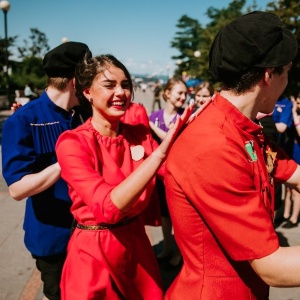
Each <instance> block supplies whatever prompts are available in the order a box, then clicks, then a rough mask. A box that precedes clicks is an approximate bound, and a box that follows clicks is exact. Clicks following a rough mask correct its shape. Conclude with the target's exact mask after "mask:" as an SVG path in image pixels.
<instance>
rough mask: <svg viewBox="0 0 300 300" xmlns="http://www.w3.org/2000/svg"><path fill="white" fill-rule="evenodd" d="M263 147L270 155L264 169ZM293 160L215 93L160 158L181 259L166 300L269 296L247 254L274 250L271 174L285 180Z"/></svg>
mask: <svg viewBox="0 0 300 300" xmlns="http://www.w3.org/2000/svg"><path fill="white" fill-rule="evenodd" d="M267 153H269V154H271V156H272V155H274V156H272V157H273V159H275V162H273V166H272V164H270V166H272V167H270V168H269V172H270V174H269V173H268V171H267V168H266V161H265V158H266V155H267ZM269 154H268V155H269ZM275 156H276V158H275ZM269 158H270V157H269ZM185 166H188V167H185ZM296 167H297V164H296V163H295V162H294V161H292V160H291V159H290V158H288V157H287V156H286V155H285V154H284V153H283V152H282V151H280V150H279V149H276V148H273V149H272V150H271V145H270V144H268V143H267V142H266V141H264V139H263V136H262V128H261V127H260V126H259V125H258V124H256V123H254V122H252V121H251V120H250V119H248V118H246V117H245V116H244V115H243V114H241V113H240V112H239V111H238V109H237V108H235V107H234V106H233V105H232V104H231V103H230V102H228V101H227V100H226V99H224V98H222V97H221V96H220V95H217V96H216V97H215V98H214V99H213V101H212V103H211V104H209V106H208V107H207V108H206V109H205V110H204V111H203V112H202V113H201V114H200V115H199V116H198V117H197V118H196V119H195V120H194V121H193V122H192V123H191V124H190V125H189V126H188V127H187V128H186V129H185V130H184V131H183V132H182V133H181V135H180V136H179V137H178V139H177V140H176V142H175V143H174V145H173V146H172V148H171V151H170V153H169V155H168V158H167V162H166V175H165V183H166V191H167V200H168V205H169V209H170V214H171V218H172V223H173V226H174V233H175V238H176V241H177V244H178V246H179V248H180V251H181V253H182V255H183V260H184V264H183V267H182V269H181V271H180V273H179V275H178V276H177V278H176V279H175V281H174V282H173V284H172V285H171V287H170V288H169V290H168V291H167V293H166V297H165V298H166V299H170V300H177V299H178V300H181V299H202V300H216V299H220V300H232V299H238V300H246V299H247V300H250V299H251V300H254V299H259V300H262V299H264V300H265V299H268V294H269V287H268V285H267V284H266V283H265V282H263V281H262V279H261V278H260V277H259V276H258V275H257V274H256V273H255V272H254V270H253V269H252V268H251V266H250V264H249V262H248V261H249V260H253V259H258V258H262V257H265V256H267V255H270V254H271V253H273V252H275V251H276V250H277V249H278V247H279V241H278V237H277V235H276V232H275V230H274V226H273V207H274V206H273V196H272V192H273V188H274V186H273V178H274V179H275V180H277V181H278V182H283V181H286V180H287V179H289V178H290V176H291V175H292V174H293V173H294V171H295V170H296ZM272 177H273V178H272Z"/></svg>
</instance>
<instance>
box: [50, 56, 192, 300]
mask: <svg viewBox="0 0 300 300" xmlns="http://www.w3.org/2000/svg"><path fill="white" fill-rule="evenodd" d="M75 78H76V90H77V96H78V98H79V99H80V100H81V101H89V103H90V105H91V107H92V111H93V115H92V117H91V118H90V119H89V120H87V122H86V123H84V124H83V125H81V126H80V127H78V128H77V129H75V130H72V131H67V132H65V133H63V134H62V135H61V136H60V138H59V140H58V142H57V147H56V151H57V156H58V162H59V164H60V166H61V175H62V177H63V178H64V180H65V181H66V182H67V183H68V186H69V193H70V196H71V199H72V201H73V205H72V208H71V211H72V213H73V215H74V218H75V219H76V221H77V227H76V229H75V230H74V232H73V235H72V237H71V240H70V242H69V247H68V256H67V260H66V263H65V265H64V269H63V274H62V280H61V290H62V299H67V300H69V299H72V300H76V299H78V300H82V299H109V300H114V299H135V300H138V299H143V300H147V299H149V300H150V299H151V300H152V299H155V300H156V299H162V298H163V291H162V284H161V278H160V273H159V268H158V265H157V262H156V259H155V256H154V252H153V250H152V247H151V244H150V242H149V240H148V237H147V235H146V233H145V229H144V223H143V222H142V220H141V218H140V217H139V215H140V214H141V213H142V212H143V210H144V209H145V208H146V207H147V205H148V202H149V199H150V196H151V193H152V190H153V187H154V178H155V176H156V175H157V172H158V171H161V172H159V173H161V175H163V168H161V167H162V164H163V162H164V160H165V158H166V155H167V153H168V151H169V148H170V146H171V144H172V142H173V140H174V139H175V137H176V136H177V135H178V132H179V131H180V129H181V128H182V126H183V125H184V124H185V123H186V121H187V120H188V118H189V116H190V114H191V112H192V107H188V108H187V109H186V112H185V113H184V114H183V116H182V117H181V118H178V121H177V122H176V126H174V128H172V130H170V131H169V132H168V135H167V137H166V138H165V139H164V141H163V142H162V143H161V144H160V145H158V144H157V143H156V142H155V141H154V140H153V139H152V137H151V134H150V131H149V128H148V127H147V126H145V125H143V124H137V125H130V124H125V123H122V122H120V119H121V118H122V116H123V115H124V114H125V111H126V109H127V107H128V106H129V104H130V101H131V99H132V93H133V85H132V81H131V76H130V74H129V73H128V71H127V69H126V68H125V66H124V65H123V64H122V63H121V62H120V61H118V60H117V59H116V58H115V57H113V56H111V55H101V56H96V57H85V59H84V61H83V62H82V63H81V65H80V66H79V67H78V69H77V71H76V77H75Z"/></svg>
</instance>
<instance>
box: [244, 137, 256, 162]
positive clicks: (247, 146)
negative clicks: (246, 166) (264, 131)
mask: <svg viewBox="0 0 300 300" xmlns="http://www.w3.org/2000/svg"><path fill="white" fill-rule="evenodd" d="M245 149H246V151H247V153H248V154H249V156H250V161H251V162H252V161H257V155H256V153H255V150H254V142H253V141H247V142H245Z"/></svg>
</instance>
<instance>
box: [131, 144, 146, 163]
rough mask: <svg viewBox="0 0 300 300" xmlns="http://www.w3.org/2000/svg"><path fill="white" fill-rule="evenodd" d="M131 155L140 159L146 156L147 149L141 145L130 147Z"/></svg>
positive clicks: (136, 159)
mask: <svg viewBox="0 0 300 300" xmlns="http://www.w3.org/2000/svg"><path fill="white" fill-rule="evenodd" d="M130 152H131V157H132V159H133V160H135V161H138V160H140V159H142V158H143V157H144V154H145V149H144V147H143V146H141V145H137V146H131V147H130Z"/></svg>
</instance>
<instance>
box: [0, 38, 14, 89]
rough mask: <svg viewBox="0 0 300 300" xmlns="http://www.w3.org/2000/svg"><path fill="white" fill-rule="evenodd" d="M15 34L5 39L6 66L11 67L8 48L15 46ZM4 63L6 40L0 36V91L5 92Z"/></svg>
mask: <svg viewBox="0 0 300 300" xmlns="http://www.w3.org/2000/svg"><path fill="white" fill-rule="evenodd" d="M16 39H17V36H14V37H8V39H7V46H8V47H7V51H8V66H9V67H11V66H12V65H11V63H10V60H9V58H10V56H11V55H12V53H11V51H10V49H11V48H13V47H14V46H15V43H16ZM5 64H6V40H5V39H4V38H3V39H2V38H1V37H0V75H1V76H0V89H1V91H0V93H1V94H3V93H5V92H4V90H5V84H6V83H5V76H4V66H5Z"/></svg>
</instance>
